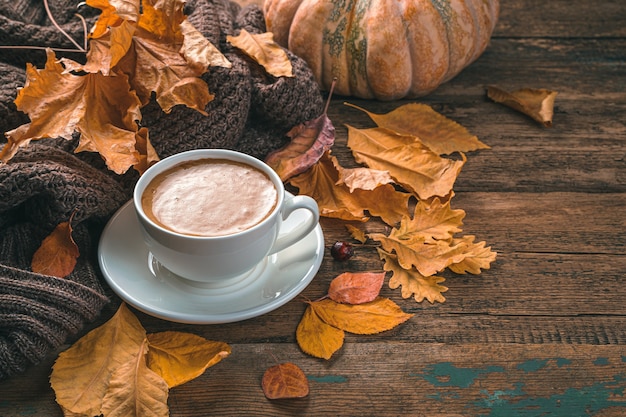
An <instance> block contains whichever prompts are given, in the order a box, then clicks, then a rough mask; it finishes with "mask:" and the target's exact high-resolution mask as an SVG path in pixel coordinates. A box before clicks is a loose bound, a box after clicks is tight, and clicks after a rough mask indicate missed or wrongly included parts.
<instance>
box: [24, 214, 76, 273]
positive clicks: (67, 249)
mask: <svg viewBox="0 0 626 417" xmlns="http://www.w3.org/2000/svg"><path fill="white" fill-rule="evenodd" d="M73 217H74V214H72V216H71V217H70V220H69V221H67V222H62V223H60V224H58V225H57V227H55V229H54V230H53V231H52V233H50V234H49V235H48V236H47V237H46V238H45V239H44V240H43V242H42V243H41V246H39V249H37V251H36V252H35V253H34V255H33V259H32V261H31V269H32V270H33V272H35V273H38V274H45V275H51V276H54V277H58V278H65V277H66V276H68V275H69V274H70V273H71V272H72V271H73V270H74V267H75V266H76V258H78V256H79V255H80V252H79V250H78V246H77V245H76V242H74V239H73V238H72V218H73Z"/></svg>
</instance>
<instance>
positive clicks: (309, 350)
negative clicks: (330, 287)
mask: <svg viewBox="0 0 626 417" xmlns="http://www.w3.org/2000/svg"><path fill="white" fill-rule="evenodd" d="M344 336H345V335H344V331H343V330H341V329H338V328H336V327H333V326H331V325H329V324H327V323H325V322H324V321H322V319H320V318H319V316H318V315H317V314H316V313H315V310H314V309H313V307H311V305H309V306H307V309H306V310H305V311H304V315H303V316H302V319H300V323H298V328H297V329H296V341H297V342H298V346H300V349H302V351H303V352H304V353H306V354H308V355H311V356H314V357H316V358H322V359H330V357H331V356H332V355H333V353H335V352H336V351H338V350H339V349H340V348H341V346H343V339H344Z"/></svg>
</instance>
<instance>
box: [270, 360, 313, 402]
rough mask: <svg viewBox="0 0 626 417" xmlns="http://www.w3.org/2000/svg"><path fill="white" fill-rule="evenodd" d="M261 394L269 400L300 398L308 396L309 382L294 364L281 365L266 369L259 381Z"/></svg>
mask: <svg viewBox="0 0 626 417" xmlns="http://www.w3.org/2000/svg"><path fill="white" fill-rule="evenodd" d="M261 386H262V388H263V393H264V394H265V396H266V397H267V398H268V399H270V400H276V399H284V398H302V397H306V396H307V395H309V381H308V380H307V379H306V375H305V374H304V372H303V371H302V369H300V367H299V366H298V365H296V364H294V363H291V362H286V363H281V364H278V365H275V366H272V367H271V368H268V369H267V370H266V371H265V373H264V374H263V379H262V380H261Z"/></svg>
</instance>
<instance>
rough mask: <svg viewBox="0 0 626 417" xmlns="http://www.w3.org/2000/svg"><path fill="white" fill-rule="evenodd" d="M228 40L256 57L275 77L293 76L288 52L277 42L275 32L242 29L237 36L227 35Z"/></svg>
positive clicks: (251, 56) (247, 53) (250, 55)
mask: <svg viewBox="0 0 626 417" xmlns="http://www.w3.org/2000/svg"><path fill="white" fill-rule="evenodd" d="M226 40H227V41H228V42H229V43H230V44H231V45H233V46H234V47H236V48H239V49H240V50H241V51H242V52H244V53H245V54H246V55H248V56H249V57H250V58H252V59H254V60H255V61H256V62H257V63H259V64H260V65H262V66H263V68H265V70H266V71H267V72H268V73H269V74H271V75H273V76H275V77H293V76H294V75H293V68H292V65H291V61H290V60H289V56H288V55H287V52H286V51H285V50H284V49H283V48H282V47H281V46H280V45H279V44H277V43H276V42H274V34H273V33H271V32H265V33H261V34H251V33H249V32H248V31H247V30H245V29H241V31H240V32H239V35H237V36H230V35H227V36H226Z"/></svg>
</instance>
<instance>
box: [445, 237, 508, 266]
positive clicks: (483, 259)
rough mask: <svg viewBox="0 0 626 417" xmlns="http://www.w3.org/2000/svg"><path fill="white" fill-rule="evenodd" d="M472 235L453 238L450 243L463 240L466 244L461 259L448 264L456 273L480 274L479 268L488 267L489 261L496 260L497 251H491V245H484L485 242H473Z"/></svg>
mask: <svg viewBox="0 0 626 417" xmlns="http://www.w3.org/2000/svg"><path fill="white" fill-rule="evenodd" d="M474 239H475V237H474V236H463V237H462V238H455V239H453V241H452V244H455V243H456V242H464V243H465V244H466V245H467V248H466V250H465V256H464V257H463V260H461V261H460V262H457V263H453V264H451V265H450V267H449V268H450V270H451V271H452V272H455V273H457V274H465V273H470V274H475V275H476V274H480V272H481V270H483V269H489V268H490V266H491V263H492V262H494V261H495V260H496V256H497V252H495V251H492V250H491V247H485V245H486V243H485V242H478V243H474Z"/></svg>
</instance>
